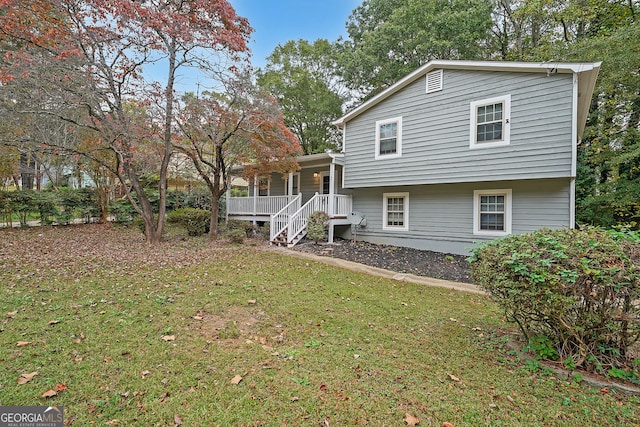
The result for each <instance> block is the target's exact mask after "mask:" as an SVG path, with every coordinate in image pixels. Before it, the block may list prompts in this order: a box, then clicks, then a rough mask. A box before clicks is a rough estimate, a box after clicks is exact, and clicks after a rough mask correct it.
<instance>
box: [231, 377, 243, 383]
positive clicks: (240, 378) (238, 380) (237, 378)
mask: <svg viewBox="0 0 640 427" xmlns="http://www.w3.org/2000/svg"><path fill="white" fill-rule="evenodd" d="M240 381H242V377H241V376H240V375H236V376H235V377H233V378H232V379H231V384H236V385H237V384H240Z"/></svg>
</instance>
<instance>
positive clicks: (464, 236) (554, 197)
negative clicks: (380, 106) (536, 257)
mask: <svg viewBox="0 0 640 427" xmlns="http://www.w3.org/2000/svg"><path fill="white" fill-rule="evenodd" d="M490 189H511V190H512V221H511V222H512V233H513V234H518V233H526V232H531V231H534V230H537V229H539V228H542V227H548V228H566V227H569V226H570V204H569V200H570V197H569V195H570V180H569V179H541V180H528V181H507V182H505V181H501V182H477V183H462V184H436V185H417V186H394V187H386V188H366V189H359V190H358V191H356V192H354V195H353V209H354V211H357V212H359V213H362V214H364V216H365V218H366V220H367V225H366V227H363V228H360V229H358V230H357V238H358V239H359V240H365V241H370V242H373V243H383V244H391V245H397V246H409V247H415V248H418V249H428V250H434V251H439V252H448V253H457V254H467V253H468V249H469V248H471V247H473V246H474V245H475V243H476V242H480V241H486V240H489V239H492V238H494V237H490V236H482V235H477V234H474V233H473V221H474V218H473V198H474V190H490ZM396 192H408V193H409V230H408V231H389V230H383V227H382V225H383V194H384V193H396Z"/></svg>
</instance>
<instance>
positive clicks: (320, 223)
mask: <svg viewBox="0 0 640 427" xmlns="http://www.w3.org/2000/svg"><path fill="white" fill-rule="evenodd" d="M327 221H329V215H327V213H326V212H323V211H313V212H311V215H309V221H308V222H307V236H309V238H310V239H312V240H313V241H314V242H316V243H318V241H319V240H323V239H324V228H325V226H326V225H327Z"/></svg>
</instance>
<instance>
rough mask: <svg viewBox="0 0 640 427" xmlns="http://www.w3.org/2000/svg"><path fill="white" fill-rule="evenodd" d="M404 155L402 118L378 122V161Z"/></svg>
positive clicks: (376, 156)
mask: <svg viewBox="0 0 640 427" xmlns="http://www.w3.org/2000/svg"><path fill="white" fill-rule="evenodd" d="M401 155H402V117H395V118H393V119H387V120H378V121H377V122H376V155H375V158H376V159H387V158H393V157H400V156H401Z"/></svg>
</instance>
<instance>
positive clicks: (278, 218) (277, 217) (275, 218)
mask: <svg viewBox="0 0 640 427" xmlns="http://www.w3.org/2000/svg"><path fill="white" fill-rule="evenodd" d="M301 204H302V193H300V194H298V195H297V196H296V197H294V199H293V200H291V201H290V202H289V203H288V204H287V205H286V206H285V207H283V208H282V209H280V211H278V212H277V213H275V214H273V215H271V223H270V224H269V234H270V239H269V241H273V240H274V239H275V238H276V236H278V235H280V234H281V233H284V232H285V230H286V229H287V227H288V225H289V218H291V215H293V214H294V213H296V211H298V209H300V205H301Z"/></svg>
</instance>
